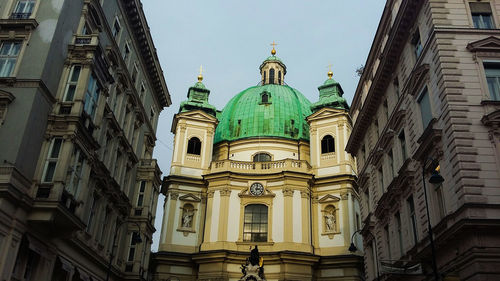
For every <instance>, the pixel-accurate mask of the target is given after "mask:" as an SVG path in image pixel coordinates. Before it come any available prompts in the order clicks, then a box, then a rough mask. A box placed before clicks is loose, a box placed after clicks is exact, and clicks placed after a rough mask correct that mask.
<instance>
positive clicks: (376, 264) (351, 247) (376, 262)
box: [349, 229, 380, 281]
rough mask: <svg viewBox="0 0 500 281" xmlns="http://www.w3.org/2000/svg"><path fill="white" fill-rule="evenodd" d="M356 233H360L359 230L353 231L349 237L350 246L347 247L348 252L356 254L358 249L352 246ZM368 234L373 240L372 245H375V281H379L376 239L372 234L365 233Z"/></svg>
mask: <svg viewBox="0 0 500 281" xmlns="http://www.w3.org/2000/svg"><path fill="white" fill-rule="evenodd" d="M356 233H361V229H359V230H356V231H354V233H353V234H352V236H351V246H349V252H353V253H354V252H356V251H357V250H358V248H357V247H356V245H354V235H355V234H356ZM367 233H368V234H370V236H371V237H372V238H373V243H374V244H375V271H377V281H378V280H380V273H379V271H378V250H377V239H376V238H375V236H373V234H372V233H371V232H369V231H367Z"/></svg>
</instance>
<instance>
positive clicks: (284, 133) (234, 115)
mask: <svg viewBox="0 0 500 281" xmlns="http://www.w3.org/2000/svg"><path fill="white" fill-rule="evenodd" d="M264 94H267V95H268V97H269V101H268V102H263V101H262V95H264ZM310 105H311V102H309V100H307V98H306V97H305V96H304V95H303V94H302V93H300V92H299V91H298V90H296V89H294V88H291V87H289V86H287V85H276V84H267V85H262V86H254V87H250V88H248V89H246V90H244V91H242V92H240V93H239V94H237V95H236V96H235V97H233V98H232V99H231V100H230V101H229V102H228V103H227V105H226V106H225V107H224V109H223V110H222V113H221V114H220V115H218V119H219V125H218V126H217V129H216V131H215V137H214V143H218V142H221V141H234V140H239V139H244V138H253V137H276V138H285V139H291V140H309V125H308V124H307V122H306V120H305V119H306V117H307V116H309V115H311V109H310Z"/></svg>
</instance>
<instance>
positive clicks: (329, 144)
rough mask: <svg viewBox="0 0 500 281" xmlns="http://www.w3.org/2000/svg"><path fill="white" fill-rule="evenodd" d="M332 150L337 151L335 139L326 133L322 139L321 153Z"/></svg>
mask: <svg viewBox="0 0 500 281" xmlns="http://www.w3.org/2000/svg"><path fill="white" fill-rule="evenodd" d="M330 152H335V139H334V138H333V137H332V136H330V135H326V136H324V137H323V139H322V140H321V154H325V153H330Z"/></svg>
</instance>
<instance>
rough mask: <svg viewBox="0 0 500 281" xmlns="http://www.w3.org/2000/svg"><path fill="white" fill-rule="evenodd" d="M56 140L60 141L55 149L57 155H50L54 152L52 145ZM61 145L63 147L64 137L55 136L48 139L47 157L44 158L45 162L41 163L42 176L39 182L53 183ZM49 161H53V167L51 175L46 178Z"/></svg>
mask: <svg viewBox="0 0 500 281" xmlns="http://www.w3.org/2000/svg"><path fill="white" fill-rule="evenodd" d="M56 141H60V142H61V143H60V145H59V149H58V151H57V156H56V157H52V156H53V152H54V145H55V142H56ZM63 147H64V139H63V138H61V137H55V138H53V139H52V140H51V141H50V144H49V147H48V150H47V157H46V158H45V163H44V165H43V172H42V178H41V180H40V182H42V183H53V182H54V176H55V175H56V172H57V164H58V163H59V156H60V155H61V150H62V148H63ZM51 163H55V164H54V168H53V171H52V176H51V178H50V180H47V171H48V167H49V165H50V164H51Z"/></svg>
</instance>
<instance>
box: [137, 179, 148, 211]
mask: <svg viewBox="0 0 500 281" xmlns="http://www.w3.org/2000/svg"><path fill="white" fill-rule="evenodd" d="M145 190H146V181H141V185H140V186H139V195H138V196H137V207H142V204H143V203H144V191H145Z"/></svg>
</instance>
